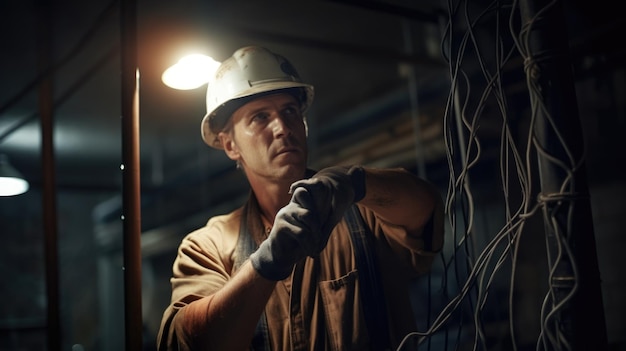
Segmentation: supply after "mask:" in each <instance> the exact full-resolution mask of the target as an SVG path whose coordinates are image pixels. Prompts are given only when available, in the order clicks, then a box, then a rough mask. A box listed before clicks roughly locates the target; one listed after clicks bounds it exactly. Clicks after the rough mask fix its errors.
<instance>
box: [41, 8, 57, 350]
mask: <svg viewBox="0 0 626 351" xmlns="http://www.w3.org/2000/svg"><path fill="white" fill-rule="evenodd" d="M37 8H38V17H39V21H38V23H39V71H40V72H45V71H48V69H49V67H50V65H51V61H52V60H51V57H52V32H51V30H52V19H51V17H50V14H51V13H52V4H51V2H50V1H48V0H42V1H40V2H39V6H38V7H37ZM53 111H54V97H53V89H52V73H48V74H46V75H45V76H44V77H43V79H42V80H41V82H40V83H39V114H40V116H41V164H42V171H43V172H42V174H43V177H42V186H43V195H42V202H43V223H44V244H45V249H44V250H45V260H46V265H45V267H46V298H47V337H48V350H50V351H56V350H61V322H60V317H59V316H60V313H59V309H60V308H59V267H58V266H59V263H58V240H57V239H58V235H57V209H56V187H55V186H56V177H55V174H56V173H55V163H54V138H53V133H54V125H53V124H54V121H53V120H54V112H53Z"/></svg>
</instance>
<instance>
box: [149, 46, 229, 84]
mask: <svg viewBox="0 0 626 351" xmlns="http://www.w3.org/2000/svg"><path fill="white" fill-rule="evenodd" d="M219 65H220V63H219V62H217V61H215V60H214V59H213V58H211V57H209V56H206V55H201V54H192V55H188V56H185V57H183V58H181V59H180V60H179V61H178V62H177V63H176V64H174V65H173V66H171V67H169V68H168V69H166V70H165V72H163V75H162V76H161V80H163V83H165V85H167V86H168V87H170V88H174V89H178V90H191V89H196V88H199V87H200V86H202V85H204V84H206V83H207V82H208V81H209V77H210V76H211V74H212V73H213V72H215V70H216V69H217V67H219Z"/></svg>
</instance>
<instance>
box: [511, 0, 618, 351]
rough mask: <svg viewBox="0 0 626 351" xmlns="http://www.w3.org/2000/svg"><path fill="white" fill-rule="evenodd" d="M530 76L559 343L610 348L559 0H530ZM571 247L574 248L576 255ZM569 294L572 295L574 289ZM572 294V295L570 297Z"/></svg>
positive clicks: (526, 12) (526, 14) (525, 5)
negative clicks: (534, 100)
mask: <svg viewBox="0 0 626 351" xmlns="http://www.w3.org/2000/svg"><path fill="white" fill-rule="evenodd" d="M520 5H521V7H520V11H521V15H522V26H523V27H526V29H528V30H529V31H528V33H527V34H528V41H527V42H526V43H527V44H528V46H527V49H528V53H527V58H526V62H527V76H528V77H527V79H528V84H529V88H530V90H531V95H532V94H536V104H534V106H537V107H536V108H535V109H534V110H535V111H534V112H535V113H536V121H537V122H536V126H535V132H536V136H537V150H538V152H537V161H538V163H539V173H540V179H541V191H542V194H541V196H540V198H541V199H542V201H544V214H545V215H546V217H545V219H546V221H545V224H546V238H547V246H548V255H549V257H548V261H549V263H550V267H551V268H552V269H554V270H553V274H552V275H551V277H550V282H549V283H550V287H551V299H552V304H551V305H552V306H551V307H553V308H554V310H557V311H558V312H557V313H556V314H555V315H554V318H552V317H550V318H549V319H550V320H549V326H550V327H551V328H555V330H556V331H557V332H556V333H555V334H556V338H553V339H552V343H553V344H555V345H554V347H555V348H554V349H570V350H606V349H607V335H606V324H605V319H604V308H603V303H602V293H601V288H600V274H599V269H598V259H597V253H596V243H595V237H594V231H593V223H592V218H591V205H590V201H589V190H588V185H587V178H586V173H585V172H586V169H585V167H584V165H585V164H584V150H583V135H582V130H581V127H580V121H579V119H578V117H579V114H578V108H577V100H576V92H575V86H574V79H573V75H572V71H571V64H570V60H569V49H568V44H567V34H566V32H565V29H566V27H567V25H566V22H565V18H564V9H563V6H562V3H561V1H558V0H557V1H549V0H526V1H523V2H522V3H521V4H520ZM567 248H571V256H570V255H568V252H567V250H566V249H567ZM570 294H571V295H570ZM569 296H571V297H572V298H571V299H569V298H568V297H569Z"/></svg>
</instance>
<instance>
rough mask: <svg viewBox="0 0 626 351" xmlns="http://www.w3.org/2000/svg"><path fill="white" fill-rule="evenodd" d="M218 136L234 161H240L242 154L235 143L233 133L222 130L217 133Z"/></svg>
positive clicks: (227, 154)
mask: <svg viewBox="0 0 626 351" xmlns="http://www.w3.org/2000/svg"><path fill="white" fill-rule="evenodd" d="M217 137H218V138H219V140H220V144H222V148H224V152H225V153H226V156H228V158H230V159H231V160H233V161H238V160H239V159H240V158H241V155H240V154H239V149H238V148H237V144H235V141H234V140H233V138H232V137H231V135H230V134H229V133H225V132H220V133H219V134H217Z"/></svg>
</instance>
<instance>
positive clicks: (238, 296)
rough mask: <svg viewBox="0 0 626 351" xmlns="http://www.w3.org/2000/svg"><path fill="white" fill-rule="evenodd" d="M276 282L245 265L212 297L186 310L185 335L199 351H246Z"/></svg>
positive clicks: (201, 300)
mask: <svg viewBox="0 0 626 351" xmlns="http://www.w3.org/2000/svg"><path fill="white" fill-rule="evenodd" d="M275 285H276V282H274V281H270V280H267V279H265V278H263V277H261V276H260V275H259V274H258V273H257V272H256V271H255V270H254V268H252V265H251V264H250V262H246V263H245V264H243V265H242V266H241V268H240V270H239V271H238V272H237V274H235V276H234V277H233V278H232V279H231V280H230V281H229V282H228V283H227V284H226V285H225V286H224V287H223V288H222V289H220V290H219V291H217V292H216V293H215V294H214V295H211V296H208V297H205V298H202V299H200V300H197V301H194V302H193V303H191V304H189V305H188V306H186V307H185V311H184V322H183V323H184V326H183V330H184V331H185V334H187V335H188V336H189V337H191V338H192V339H193V341H192V343H193V344H194V345H201V349H202V350H229V351H230V350H246V349H248V348H249V347H250V342H251V340H252V337H253V335H254V330H255V327H256V325H257V322H258V321H259V318H260V316H261V314H262V312H263V309H264V308H265V305H266V303H267V301H268V299H269V298H270V296H271V294H272V291H273V290H274V287H275Z"/></svg>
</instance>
